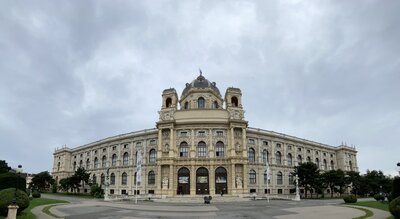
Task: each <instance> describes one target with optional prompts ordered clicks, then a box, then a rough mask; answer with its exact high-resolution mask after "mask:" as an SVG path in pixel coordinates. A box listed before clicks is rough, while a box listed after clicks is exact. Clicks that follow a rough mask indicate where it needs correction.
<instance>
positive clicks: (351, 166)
mask: <svg viewBox="0 0 400 219" xmlns="http://www.w3.org/2000/svg"><path fill="white" fill-rule="evenodd" d="M349 167H350V171H351V170H353V164H352V163H351V160H350V161H349Z"/></svg>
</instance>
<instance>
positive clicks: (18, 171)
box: [12, 165, 22, 205]
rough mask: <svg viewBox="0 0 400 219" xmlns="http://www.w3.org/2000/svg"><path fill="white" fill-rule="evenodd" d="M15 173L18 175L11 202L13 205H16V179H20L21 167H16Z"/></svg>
mask: <svg viewBox="0 0 400 219" xmlns="http://www.w3.org/2000/svg"><path fill="white" fill-rule="evenodd" d="M15 172H16V173H17V174H18V176H17V180H16V185H15V192H14V198H13V200H12V204H13V205H16V204H17V190H18V178H19V177H20V175H21V172H22V165H18V168H16V169H15Z"/></svg>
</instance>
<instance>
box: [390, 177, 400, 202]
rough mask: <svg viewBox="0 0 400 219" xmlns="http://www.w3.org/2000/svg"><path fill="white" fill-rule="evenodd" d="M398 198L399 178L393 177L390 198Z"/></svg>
mask: <svg viewBox="0 0 400 219" xmlns="http://www.w3.org/2000/svg"><path fill="white" fill-rule="evenodd" d="M399 196H400V177H395V178H394V179H393V183H392V197H393V199H394V198H397V197H399Z"/></svg>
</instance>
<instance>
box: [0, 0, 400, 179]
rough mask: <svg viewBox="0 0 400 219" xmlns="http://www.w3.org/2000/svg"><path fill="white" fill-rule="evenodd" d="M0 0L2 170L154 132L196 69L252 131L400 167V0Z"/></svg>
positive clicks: (36, 168)
mask: <svg viewBox="0 0 400 219" xmlns="http://www.w3.org/2000/svg"><path fill="white" fill-rule="evenodd" d="M29 3H32V2H26V1H18V0H16V1H2V2H1V3H0V76H1V77H0V151H1V152H0V159H1V160H4V159H5V160H6V161H7V162H8V163H9V165H11V166H12V167H15V166H17V165H18V164H22V165H23V167H24V170H25V171H28V172H33V173H36V172H40V171H44V170H49V171H50V170H51V167H52V161H53V156H52V153H53V152H54V148H56V147H60V146H62V145H64V144H65V145H67V146H69V147H76V146H80V145H82V144H86V143H90V142H93V141H96V140H100V139H103V138H106V137H110V136H113V135H117V134H122V133H127V132H131V131H137V130H141V129H146V128H154V127H155V122H156V121H157V120H158V113H157V111H158V110H159V109H160V107H161V92H162V90H163V89H166V88H170V87H174V88H175V89H177V91H178V93H179V94H180V93H181V92H182V90H183V88H184V86H185V83H187V82H190V81H192V80H193V79H194V78H195V77H197V75H198V69H199V68H201V69H202V71H203V74H204V76H205V77H206V78H207V79H209V80H210V81H215V82H216V83H217V86H218V87H219V89H220V90H221V92H222V93H224V92H225V90H226V88H227V87H230V86H235V87H239V88H241V90H242V92H243V104H244V107H245V110H246V114H245V117H246V119H247V120H248V121H249V126H251V127H256V128H261V129H266V130H272V131H277V132H282V133H285V134H290V135H294V136H297V137H301V138H306V139H309V140H314V141H318V142H321V143H326V144H330V145H334V146H336V145H339V144H341V143H342V142H346V143H347V144H348V145H355V146H356V148H357V150H358V165H359V168H360V171H361V172H362V173H364V172H365V171H366V169H377V170H382V171H384V172H385V174H392V175H393V174H395V173H396V163H397V162H400V156H399V154H400V146H399V140H398V139H397V137H398V135H399V134H400V126H399V125H400V72H399V69H400V40H399V39H400V28H399V23H400V13H399V11H400V1H390V0H388V1H378V0H376V1H370V0H369V1H305V2H302V1H276V2H274V1H211V0H210V1H184V0H182V1H131V2H129V1H37V2H35V4H31V5H30V4H29Z"/></svg>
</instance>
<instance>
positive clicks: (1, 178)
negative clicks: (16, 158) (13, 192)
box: [0, 172, 26, 191]
mask: <svg viewBox="0 0 400 219" xmlns="http://www.w3.org/2000/svg"><path fill="white" fill-rule="evenodd" d="M16 185H17V187H18V189H20V190H22V191H26V188H25V187H26V180H25V178H23V177H21V176H20V175H19V174H16V173H12V172H8V173H3V174H0V190H3V189H7V188H15V186H16Z"/></svg>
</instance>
